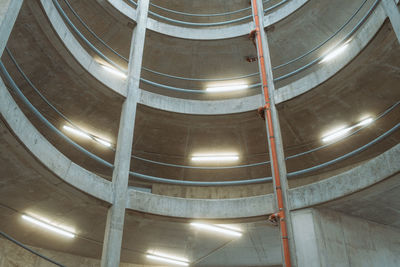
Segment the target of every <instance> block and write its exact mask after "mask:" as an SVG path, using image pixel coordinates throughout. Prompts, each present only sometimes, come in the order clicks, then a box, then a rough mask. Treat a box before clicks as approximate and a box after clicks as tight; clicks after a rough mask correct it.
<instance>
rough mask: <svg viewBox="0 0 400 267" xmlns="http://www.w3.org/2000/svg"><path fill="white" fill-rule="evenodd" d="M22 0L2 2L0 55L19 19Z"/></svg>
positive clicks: (0, 9) (0, 13) (0, 7)
mask: <svg viewBox="0 0 400 267" xmlns="http://www.w3.org/2000/svg"><path fill="white" fill-rule="evenodd" d="M21 5H22V0H14V1H12V0H3V1H1V2H0V36H1V37H2V38H1V39H0V55H2V54H3V50H4V48H5V46H6V43H7V40H8V37H9V36H10V33H11V30H12V29H13V26H14V23H15V21H16V20H17V16H18V14H19V11H20V8H21Z"/></svg>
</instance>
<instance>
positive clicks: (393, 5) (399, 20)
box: [382, 0, 400, 44]
mask: <svg viewBox="0 0 400 267" xmlns="http://www.w3.org/2000/svg"><path fill="white" fill-rule="evenodd" d="M382 4H383V7H384V9H385V12H386V14H387V16H388V17H389V19H390V22H391V23H392V27H393V30H394V32H395V33H396V36H397V40H398V42H399V44H400V10H399V7H398V6H397V5H398V4H399V1H397V0H396V2H395V0H382Z"/></svg>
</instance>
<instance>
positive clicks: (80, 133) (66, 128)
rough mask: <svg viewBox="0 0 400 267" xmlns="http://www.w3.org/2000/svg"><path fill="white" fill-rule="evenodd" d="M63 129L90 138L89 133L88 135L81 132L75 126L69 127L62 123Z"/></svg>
mask: <svg viewBox="0 0 400 267" xmlns="http://www.w3.org/2000/svg"><path fill="white" fill-rule="evenodd" d="M63 129H64V130H66V131H68V132H70V133H73V134H75V135H78V136H80V137H84V138H87V139H90V138H91V137H90V135H88V134H87V133H85V132H82V131H80V130H78V129H76V128H72V127H69V126H67V125H64V126H63Z"/></svg>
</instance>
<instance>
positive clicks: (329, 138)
mask: <svg viewBox="0 0 400 267" xmlns="http://www.w3.org/2000/svg"><path fill="white" fill-rule="evenodd" d="M351 129H353V127H347V128H345V127H340V128H338V129H336V130H334V131H332V132H331V133H329V134H327V135H325V136H324V137H322V141H324V142H330V141H332V140H335V139H338V138H341V137H343V136H344V135H346V134H347V133H348V132H349V131H350V130H351Z"/></svg>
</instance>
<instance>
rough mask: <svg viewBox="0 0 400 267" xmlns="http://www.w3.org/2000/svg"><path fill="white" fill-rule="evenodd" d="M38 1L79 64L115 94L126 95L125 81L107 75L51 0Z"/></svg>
mask: <svg viewBox="0 0 400 267" xmlns="http://www.w3.org/2000/svg"><path fill="white" fill-rule="evenodd" d="M40 3H41V4H42V7H43V10H44V11H45V13H46V15H47V17H48V19H49V20H50V22H51V24H52V26H53V28H54V29H55V31H56V32H57V34H58V36H59V37H60V39H61V40H62V41H63V43H64V45H65V46H66V47H67V49H68V50H69V51H70V52H71V53H72V55H73V56H74V58H75V59H76V60H77V61H78V62H79V64H81V66H82V67H83V68H84V69H85V70H87V71H88V73H90V74H91V75H92V76H93V77H95V78H96V79H97V80H98V81H100V82H101V83H103V84H104V85H105V86H107V87H108V88H111V89H112V90H113V91H114V92H116V93H117V94H120V95H122V96H126V82H125V81H124V80H121V79H119V78H118V77H116V76H113V75H109V73H108V72H107V71H106V70H105V69H104V68H102V67H101V65H100V64H99V63H98V62H97V61H96V60H95V59H94V58H93V57H92V56H91V55H89V53H88V52H86V50H85V49H84V48H83V47H82V46H81V44H80V43H79V42H78V40H76V38H75V36H74V35H73V34H72V32H71V31H70V30H69V28H68V27H67V25H66V24H65V23H64V20H63V19H62V18H61V16H60V14H59V13H58V11H57V9H56V7H55V6H54V4H53V2H52V1H48V0H40Z"/></svg>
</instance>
